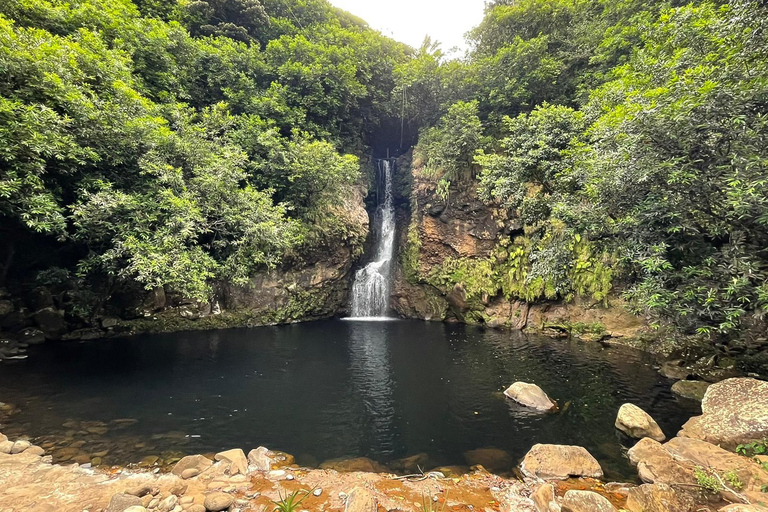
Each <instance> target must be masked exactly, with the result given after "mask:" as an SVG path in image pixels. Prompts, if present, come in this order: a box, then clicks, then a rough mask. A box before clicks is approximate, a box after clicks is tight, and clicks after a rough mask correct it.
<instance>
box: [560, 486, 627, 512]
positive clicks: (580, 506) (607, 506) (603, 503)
mask: <svg viewBox="0 0 768 512" xmlns="http://www.w3.org/2000/svg"><path fill="white" fill-rule="evenodd" d="M562 511H563V512H616V508H615V507H614V506H613V505H611V502H610V501H608V500H607V499H606V498H605V497H603V496H600V495H599V494H597V493H596V492H592V491H574V490H571V491H566V493H565V496H563V502H562Z"/></svg>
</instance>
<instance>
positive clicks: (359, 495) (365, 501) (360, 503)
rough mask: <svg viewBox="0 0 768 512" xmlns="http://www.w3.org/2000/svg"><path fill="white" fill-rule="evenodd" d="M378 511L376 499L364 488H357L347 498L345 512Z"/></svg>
mask: <svg viewBox="0 0 768 512" xmlns="http://www.w3.org/2000/svg"><path fill="white" fill-rule="evenodd" d="M376 509H377V506H376V499H375V498H374V497H373V495H372V494H371V492H370V491H369V490H368V489H365V488H363V487H355V488H354V489H352V492H350V493H349V495H348V496H347V505H346V508H345V509H344V512H371V511H372V510H376Z"/></svg>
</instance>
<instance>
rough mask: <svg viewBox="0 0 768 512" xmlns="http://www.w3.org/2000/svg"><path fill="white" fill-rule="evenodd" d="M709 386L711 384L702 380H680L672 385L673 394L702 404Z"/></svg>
mask: <svg viewBox="0 0 768 512" xmlns="http://www.w3.org/2000/svg"><path fill="white" fill-rule="evenodd" d="M709 386H710V384H709V382H704V381H702V380H679V381H677V382H675V383H674V384H672V392H673V393H674V394H676V395H678V396H681V397H683V398H690V399H691V400H697V401H699V402H701V401H702V400H703V399H704V394H705V393H706V392H707V388H709Z"/></svg>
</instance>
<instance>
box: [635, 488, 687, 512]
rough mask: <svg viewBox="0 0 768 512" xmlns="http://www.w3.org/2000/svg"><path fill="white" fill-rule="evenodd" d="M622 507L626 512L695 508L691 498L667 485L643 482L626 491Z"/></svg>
mask: <svg viewBox="0 0 768 512" xmlns="http://www.w3.org/2000/svg"><path fill="white" fill-rule="evenodd" d="M624 508H626V510H627V511H628V512H690V511H691V510H695V507H694V502H693V500H692V499H691V498H690V497H688V496H686V495H683V494H678V493H677V492H675V490H674V489H672V488H671V487H670V486H668V485H664V484H644V485H639V486H637V487H633V488H631V489H630V490H629V492H628V493H627V503H626V505H624Z"/></svg>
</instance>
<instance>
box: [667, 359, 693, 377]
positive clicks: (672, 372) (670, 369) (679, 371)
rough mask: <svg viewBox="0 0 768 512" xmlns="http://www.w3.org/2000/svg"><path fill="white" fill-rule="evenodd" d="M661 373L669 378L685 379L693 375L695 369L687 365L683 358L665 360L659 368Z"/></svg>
mask: <svg viewBox="0 0 768 512" xmlns="http://www.w3.org/2000/svg"><path fill="white" fill-rule="evenodd" d="M659 373H661V374H662V375H663V376H665V377H666V378H668V379H675V380H678V379H679V380H685V379H687V378H688V377H690V376H691V375H693V371H692V370H691V369H690V368H688V367H687V366H685V362H684V361H683V360H681V359H675V360H672V361H666V362H664V364H662V365H661V368H659Z"/></svg>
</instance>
